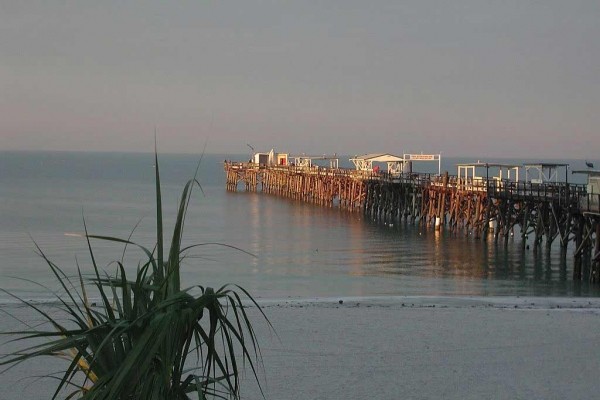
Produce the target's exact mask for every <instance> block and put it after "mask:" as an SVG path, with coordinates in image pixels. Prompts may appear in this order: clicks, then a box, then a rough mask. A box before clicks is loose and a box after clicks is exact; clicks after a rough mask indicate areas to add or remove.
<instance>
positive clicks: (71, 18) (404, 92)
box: [0, 0, 600, 159]
mask: <svg viewBox="0 0 600 400" xmlns="http://www.w3.org/2000/svg"><path fill="white" fill-rule="evenodd" d="M155 126H156V128H157V129H158V137H159V147H160V150H161V151H162V152H187V153H196V152H200V151H201V150H202V147H203V145H204V143H205V141H207V142H208V147H207V149H208V152H210V153H221V152H226V153H246V152H247V150H248V148H247V146H246V143H249V144H251V145H252V146H254V147H255V148H256V149H257V150H259V149H261V150H262V149H265V150H269V149H270V148H271V147H275V149H276V150H279V151H289V152H292V153H298V152H306V153H316V154H323V153H334V152H337V153H338V154H362V153H372V152H391V153H395V154H402V153H404V152H425V153H429V152H438V151H442V153H443V154H446V155H448V156H460V155H469V156H477V157H479V156H488V157H501V156H504V157H544V158H553V157H563V158H592V159H598V154H599V153H600V1H598V0H590V1H576V0H569V1H566V0H564V1H563V0H557V1H553V0H540V1H523V0H517V1H509V0H505V1H483V0H473V1H467V0H453V1H446V0H440V1H427V0H420V1H400V0H390V1H378V0H369V1H364V0H363V1H355V0H337V1H333V0H332V1H317V0H298V1H293V2H292V1H283V0H280V1H251V0H245V1H201V0H195V1H185V2H171V1H160V2H158V1H157V2H154V1H140V2H122V1H95V2H92V1H51V0H44V1H39V2H36V1H19V0H15V1H2V2H0V150H94V151H104V150H121V151H152V149H153V140H154V139H153V136H154V127H155Z"/></svg>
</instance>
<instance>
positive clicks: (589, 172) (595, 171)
mask: <svg viewBox="0 0 600 400" xmlns="http://www.w3.org/2000/svg"><path fill="white" fill-rule="evenodd" d="M573 173H574V174H586V175H591V176H600V170H598V169H582V170H577V171H573Z"/></svg>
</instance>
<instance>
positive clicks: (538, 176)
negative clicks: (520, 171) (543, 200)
mask: <svg viewBox="0 0 600 400" xmlns="http://www.w3.org/2000/svg"><path fill="white" fill-rule="evenodd" d="M523 167H525V181H526V182H531V183H545V182H555V183H556V182H558V170H559V169H561V168H564V171H565V182H568V181H569V178H568V174H567V171H568V169H569V164H557V163H532V164H523Z"/></svg>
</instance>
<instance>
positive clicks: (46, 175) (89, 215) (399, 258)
mask: <svg viewBox="0 0 600 400" xmlns="http://www.w3.org/2000/svg"><path fill="white" fill-rule="evenodd" d="M226 158H227V159H237V160H244V159H247V156H240V157H234V156H223V155H208V156H205V157H204V158H203V160H202V163H201V168H200V182H201V183H202V192H201V191H196V193H195V196H194V197H193V201H192V206H191V208H190V212H189V215H188V220H187V225H186V235H185V237H186V241H187V243H189V244H193V243H214V242H217V243H224V244H228V245H232V246H236V247H238V248H240V249H243V250H245V251H247V252H249V253H252V254H253V255H254V256H250V255H248V254H246V253H244V252H241V251H236V250H233V249H231V248H228V247H223V246H217V245H211V244H207V245H206V246H201V247H199V248H197V250H196V251H194V252H193V253H190V254H189V257H188V258H187V260H186V262H185V268H184V271H183V280H184V282H185V283H187V284H188V285H189V286H192V285H195V284H202V285H205V286H206V285H208V286H221V284H223V283H237V284H240V285H242V286H244V287H245V288H247V289H248V290H249V291H250V292H251V293H253V294H254V295H255V296H257V297H262V298H281V297H288V296H291V297H329V296H372V295H535V296H537V295H540V296H579V295H583V296H598V295H600V291H599V289H598V287H597V286H590V285H588V284H586V283H583V284H582V283H574V282H572V281H571V279H570V277H571V271H572V270H571V268H572V254H571V252H572V250H573V249H572V247H573V246H572V245H571V249H570V251H569V253H568V254H567V257H566V262H565V261H564V260H562V259H561V257H560V253H559V251H558V249H553V250H552V251H550V252H546V251H545V250H542V252H541V253H539V254H536V253H534V252H533V251H531V250H522V249H521V245H520V239H519V238H515V239H514V241H511V242H510V243H509V244H508V247H507V248H505V247H504V246H503V245H500V246H495V245H494V244H493V242H486V241H481V240H475V239H473V238H472V237H465V236H464V235H463V234H458V235H457V234H452V233H450V232H445V231H442V232H435V231H433V230H431V229H423V228H419V227H418V226H413V225H410V224H400V225H399V226H393V227H390V226H383V225H380V224H378V223H374V222H372V221H369V220H365V219H364V218H363V217H362V216H361V215H357V214H350V213H347V212H343V211H340V210H337V209H328V208H321V207H318V206H313V205H308V204H303V203H299V202H294V201H290V200H286V199H281V198H277V197H274V196H270V195H263V194H260V193H258V194H255V193H242V192H239V193H230V192H227V191H226V190H225V176H224V172H223V170H222V161H223V160H224V159H226ZM198 159H199V156H190V155H163V156H161V157H160V167H161V176H162V179H163V196H164V199H163V206H164V210H165V215H166V216H165V219H166V222H167V225H168V223H169V222H172V220H173V218H174V213H175V209H176V203H177V201H178V196H179V194H180V192H181V189H182V187H183V184H184V183H185V181H186V180H187V179H188V178H189V177H191V175H192V174H193V171H194V170H195V166H196V163H197V161H198ZM459 161H463V160H458V159H447V160H444V164H443V169H448V170H449V171H450V173H454V170H455V168H454V167H453V164H455V163H456V162H459ZM467 161H474V160H471V159H470V160H467ZM571 164H572V168H573V169H579V168H581V169H583V161H571ZM153 165H154V159H153V155H148V154H118V153H89V154H86V153H9V152H2V153H0V254H2V263H1V264H0V276H1V285H0V286H1V287H2V288H4V289H8V290H10V291H12V292H15V293H18V294H19V295H21V296H24V297H26V298H35V299H46V298H50V297H51V296H50V295H49V294H48V290H46V289H44V288H42V287H41V286H38V285H35V284H33V283H31V282H30V281H35V282H37V283H39V284H41V285H44V286H48V287H49V288H55V286H56V285H55V283H54V281H53V280H52V277H51V275H50V272H49V269H48V267H47V266H46V265H45V264H44V261H43V260H42V259H41V258H40V257H39V256H38V255H36V254H35V251H34V250H35V246H34V243H33V241H32V238H33V240H35V242H36V243H37V244H38V245H39V246H40V247H41V248H42V250H43V251H44V252H45V253H46V254H47V256H48V257H49V258H50V259H52V260H53V261H54V262H55V263H56V264H58V265H59V266H61V268H63V269H64V270H65V272H66V273H67V274H74V273H75V272H76V265H77V263H79V264H80V266H81V268H82V270H83V271H89V268H90V265H91V264H90V260H89V256H88V253H87V250H86V246H85V242H84V240H83V239H81V238H78V237H76V236H73V234H77V233H81V232H83V217H85V221H86V223H87V226H88V229H89V231H90V233H93V234H99V235H111V236H118V237H123V238H126V237H127V236H128V235H129V234H130V233H131V231H132V229H133V227H134V226H135V225H136V224H137V223H138V222H139V225H138V227H137V229H136V230H135V232H134V233H133V236H132V240H133V241H135V242H137V243H140V244H142V245H145V246H147V247H149V248H152V247H153V245H154V242H155V232H154V230H155V217H154V213H155V211H154V180H153V179H154V168H153ZM419 168H420V167H419ZM431 168H432V169H433V166H432V167H431ZM435 168H437V165H436V166H435ZM569 178H570V179H571V177H569ZM169 227H170V226H167V227H166V228H167V229H169ZM93 246H94V250H95V254H96V256H97V258H98V261H99V264H100V265H101V266H103V267H105V269H106V270H107V271H109V272H111V271H114V269H115V267H114V264H111V262H112V261H114V260H115V259H120V258H121V253H122V250H123V249H122V247H121V246H118V245H114V244H110V243H105V242H100V241H94V242H93ZM141 258H142V255H141V254H140V253H139V252H137V251H135V250H134V249H128V251H127V253H126V256H125V260H126V262H127V263H128V264H127V265H128V266H129V268H130V270H131V271H132V273H133V271H135V268H136V266H137V261H138V260H139V259H141ZM0 301H4V302H6V301H10V300H9V298H8V297H7V296H6V295H0Z"/></svg>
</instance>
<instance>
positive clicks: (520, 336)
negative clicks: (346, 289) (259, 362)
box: [0, 296, 600, 400]
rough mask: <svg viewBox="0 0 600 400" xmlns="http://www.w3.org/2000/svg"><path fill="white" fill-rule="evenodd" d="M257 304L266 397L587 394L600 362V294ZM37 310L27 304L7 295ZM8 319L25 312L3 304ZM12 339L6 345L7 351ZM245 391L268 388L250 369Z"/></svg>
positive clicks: (50, 364) (12, 380)
mask: <svg viewBox="0 0 600 400" xmlns="http://www.w3.org/2000/svg"><path fill="white" fill-rule="evenodd" d="M260 303H261V306H262V307H263V311H264V312H265V314H266V315H267V317H268V318H269V319H270V321H271V323H272V324H273V327H274V329H275V332H276V334H275V333H273V331H272V330H271V329H270V328H269V326H268V324H266V323H265V322H264V320H262V319H261V317H260V314H259V312H258V310H257V309H256V308H255V307H248V312H249V314H250V316H251V318H252V320H253V321H254V326H255V328H256V331H257V335H258V338H259V343H260V345H261V352H262V357H263V368H260V369H259V376H260V378H261V383H262V389H263V392H264V395H265V397H266V398H267V399H273V400H285V399H301V398H302V399H304V398H309V399H441V398H443V399H486V398H488V399H492V398H493V399H567V398H568V399H590V398H595V397H596V396H597V390H598V388H597V371H598V370H599V369H600V350H599V349H598V346H597V345H596V343H597V341H598V338H599V336H600V299H596V298H540V297H424V296H416V297H401V296H395V297H362V298H359V297H354V298H321V299H279V300H277V299H270V300H261V301H260ZM3 307H4V309H5V310H6V309H8V310H9V311H10V312H11V313H13V314H15V315H16V316H18V317H19V318H22V319H28V318H34V317H33V315H32V314H31V312H30V310H28V309H27V308H24V307H20V306H10V305H6V306H3ZM1 315H2V316H1V320H2V326H3V327H4V328H6V329H15V328H16V327H17V326H18V323H17V322H16V321H15V320H13V319H12V318H9V317H7V315H6V314H5V313H1ZM10 348H14V347H13V345H12V344H9V345H4V346H3V352H4V351H6V350H7V349H10ZM60 368H61V365H60V364H59V362H58V361H57V360H54V359H47V360H44V361H43V362H39V361H37V362H33V363H27V364H22V365H19V366H18V367H16V368H14V369H11V370H9V371H8V372H6V373H4V374H3V375H1V376H0V382H1V383H2V385H0V399H2V400H5V399H6V400H8V399H15V398H50V397H51V395H52V393H53V387H54V385H55V382H54V381H52V380H44V381H36V380H35V379H24V380H23V379H22V378H24V377H25V376H39V375H41V374H45V373H46V374H47V373H49V372H53V371H57V370H60ZM241 394H242V398H243V399H260V398H262V396H261V393H260V390H259V389H258V387H257V386H256V384H255V383H254V382H253V378H252V373H251V371H250V370H247V371H246V373H245V377H244V381H243V384H242V391H241Z"/></svg>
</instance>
